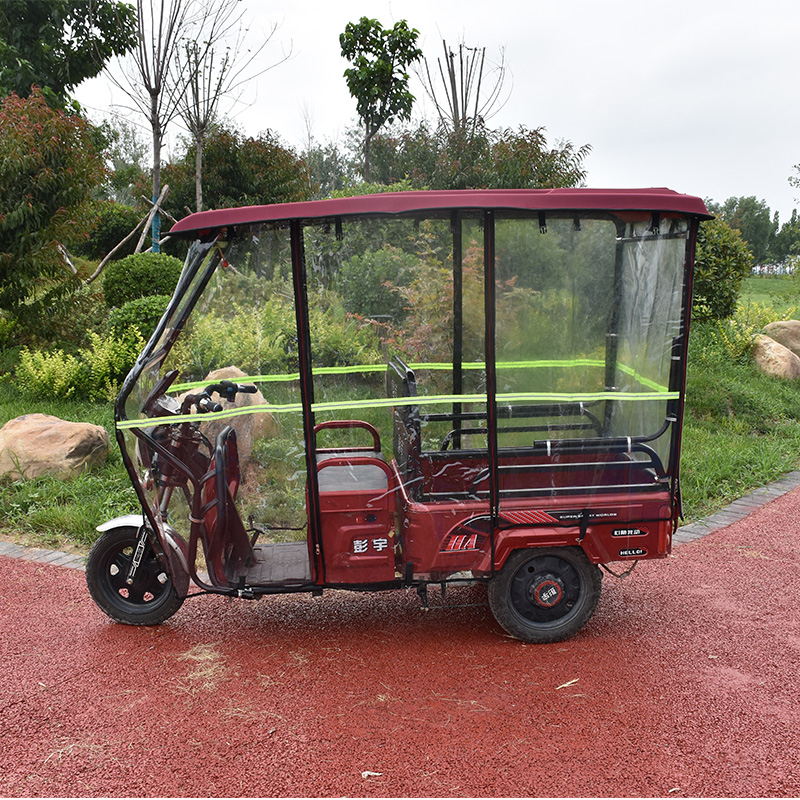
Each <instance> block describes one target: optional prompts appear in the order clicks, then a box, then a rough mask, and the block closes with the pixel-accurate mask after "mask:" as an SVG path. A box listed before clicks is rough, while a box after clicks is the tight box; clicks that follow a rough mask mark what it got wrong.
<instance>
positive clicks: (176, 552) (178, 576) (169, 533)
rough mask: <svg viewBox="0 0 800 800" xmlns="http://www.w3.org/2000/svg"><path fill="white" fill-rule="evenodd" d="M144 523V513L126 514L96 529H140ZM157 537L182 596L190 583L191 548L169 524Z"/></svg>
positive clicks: (102, 530) (104, 530) (101, 531)
mask: <svg viewBox="0 0 800 800" xmlns="http://www.w3.org/2000/svg"><path fill="white" fill-rule="evenodd" d="M143 525H147V520H146V519H145V517H144V515H143V514H124V515H123V516H121V517H114V519H110V520H108V522H104V523H103V524H102V525H98V526H97V528H96V530H98V531H99V532H100V533H105V532H106V531H111V530H114V529H115V528H136V530H137V531H140V530H141V529H142V526H143ZM157 538H158V539H159V541H160V543H161V546H162V548H164V555H166V557H167V561H168V562H169V567H170V571H171V573H172V578H173V581H174V583H175V587H176V589H177V591H178V592H179V593H180V592H182V596H185V595H186V590H187V587H188V584H189V549H188V547H187V546H186V542H184V540H183V539H182V538H181V536H180V535H179V534H178V532H177V531H175V530H173V529H172V528H171V527H170V526H169V525H165V526H164V529H163V530H162V531H159V532H158V534H157Z"/></svg>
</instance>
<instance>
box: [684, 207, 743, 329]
mask: <svg viewBox="0 0 800 800" xmlns="http://www.w3.org/2000/svg"><path fill="white" fill-rule="evenodd" d="M752 266H753V256H752V254H751V253H750V250H749V249H748V247H747V244H746V243H745V242H744V241H743V240H742V236H741V234H740V233H739V231H738V230H736V229H735V228H732V227H731V226H730V225H729V224H728V223H727V222H726V221H725V220H724V219H722V218H721V217H716V218H715V219H712V220H708V221H706V222H703V223H701V225H700V230H699V232H698V235H697V251H696V253H695V269H694V298H693V300H692V313H693V314H694V316H695V317H697V318H698V319H701V320H707V319H727V318H728V317H730V316H732V315H733V313H734V311H736V301H737V300H738V299H739V290H740V289H741V286H742V281H743V280H744V278H745V277H746V276H747V275H749V274H750V270H751V268H752Z"/></svg>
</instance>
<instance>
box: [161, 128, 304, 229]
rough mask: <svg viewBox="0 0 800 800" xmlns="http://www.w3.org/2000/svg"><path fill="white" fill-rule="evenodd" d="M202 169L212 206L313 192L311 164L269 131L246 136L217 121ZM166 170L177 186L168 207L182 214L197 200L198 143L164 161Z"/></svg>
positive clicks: (279, 199) (282, 200) (294, 197)
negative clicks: (174, 159)
mask: <svg viewBox="0 0 800 800" xmlns="http://www.w3.org/2000/svg"><path fill="white" fill-rule="evenodd" d="M203 171H204V179H203V184H204V192H203V194H204V196H205V198H206V201H207V203H208V205H209V206H210V207H213V208H230V207H233V206H239V205H261V204H268V203H288V202H293V201H296V200H308V199H309V197H310V196H311V186H310V184H309V180H308V171H307V169H306V165H305V164H304V163H303V161H302V160H301V159H300V158H298V156H297V154H296V153H294V152H293V151H291V150H289V149H288V148H286V147H284V146H283V145H282V144H281V143H280V142H279V141H278V139H277V138H276V137H275V136H273V135H272V134H271V133H270V132H269V131H266V132H264V133H261V134H259V136H257V137H244V136H242V134H240V133H239V132H238V131H235V130H232V129H229V128H225V127H222V126H212V128H211V130H210V131H209V134H208V137H207V140H206V147H205V161H204V169H203ZM164 175H165V178H166V180H167V181H168V182H169V185H170V187H172V193H171V195H170V198H169V201H168V203H167V206H166V207H167V210H169V211H171V212H172V213H173V214H174V215H175V216H179V215H181V214H183V213H184V207H185V206H188V205H190V204H191V203H192V200H193V199H194V147H193V146H192V145H189V147H188V148H187V150H186V153H185V155H184V157H183V158H182V159H181V160H179V161H177V162H176V163H174V164H168V165H165V167H164Z"/></svg>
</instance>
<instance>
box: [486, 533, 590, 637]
mask: <svg viewBox="0 0 800 800" xmlns="http://www.w3.org/2000/svg"><path fill="white" fill-rule="evenodd" d="M601 581H602V573H601V572H600V569H599V568H598V567H596V566H595V565H594V564H592V563H591V562H590V561H589V559H588V558H587V557H586V554H585V553H584V552H583V550H581V549H580V548H578V547H546V548H545V547H542V548H530V549H527V550H515V551H514V552H513V553H512V554H511V555H510V556H509V557H508V560H507V561H506V563H505V564H504V565H503V568H502V569H501V570H500V572H499V573H498V574H497V575H496V576H495V577H494V578H492V580H491V581H490V582H489V607H490V608H491V609H492V613H493V614H494V616H495V619H496V620H497V621H498V622H499V623H500V625H501V626H502V627H503V628H504V629H505V630H506V631H508V633H510V634H511V635H512V636H514V637H516V638H517V639H522V640H523V641H525V642H532V643H537V644H544V643H547V642H560V641H562V640H563V639H568V638H569V637H570V636H572V635H574V634H575V633H577V632H578V631H579V630H580V629H581V628H582V627H583V626H584V625H585V624H586V623H587V622H588V621H589V619H590V617H591V616H592V614H594V610H595V608H597V603H598V601H599V600H600V587H601Z"/></svg>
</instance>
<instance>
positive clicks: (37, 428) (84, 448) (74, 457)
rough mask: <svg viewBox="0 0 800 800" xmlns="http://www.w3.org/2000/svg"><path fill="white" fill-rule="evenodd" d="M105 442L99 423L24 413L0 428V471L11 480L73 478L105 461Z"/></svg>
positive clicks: (104, 435) (103, 431) (106, 440)
mask: <svg viewBox="0 0 800 800" xmlns="http://www.w3.org/2000/svg"><path fill="white" fill-rule="evenodd" d="M108 445H109V439H108V433H106V430H105V428H103V427H102V426H100V425H90V424H89V423H86V422H66V421H64V420H63V419H59V418H58V417H51V416H50V415H49V414H26V415H25V416H22V417H17V418H16V419H12V420H10V421H9V422H7V423H6V424H5V425H3V427H2V428H0V475H8V476H10V477H11V478H12V479H13V480H19V479H20V478H29V479H30V478H38V477H39V476H40V475H45V474H48V475H55V476H56V477H59V478H73V477H75V476H76V475H77V474H78V473H80V472H82V471H83V470H85V469H87V468H88V467H90V466H92V465H93V464H101V463H102V462H103V461H105V460H106V455H107V454H108Z"/></svg>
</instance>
